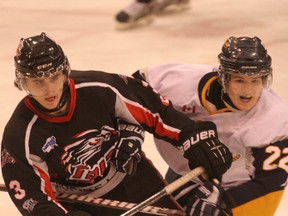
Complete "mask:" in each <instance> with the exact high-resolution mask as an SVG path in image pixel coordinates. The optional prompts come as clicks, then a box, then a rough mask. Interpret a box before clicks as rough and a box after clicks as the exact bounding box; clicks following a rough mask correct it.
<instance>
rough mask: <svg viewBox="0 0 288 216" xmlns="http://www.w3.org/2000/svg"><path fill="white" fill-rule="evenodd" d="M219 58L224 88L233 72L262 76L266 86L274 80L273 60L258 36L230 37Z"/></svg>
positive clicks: (220, 74) (220, 79)
mask: <svg viewBox="0 0 288 216" xmlns="http://www.w3.org/2000/svg"><path fill="white" fill-rule="evenodd" d="M218 60H219V62H220V66H219V69H218V75H219V82H220V83H221V85H222V86H223V88H224V89H225V85H226V84H227V82H228V81H229V78H230V75H231V74H239V75H244V76H259V77H262V80H263V86H264V87H268V86H269V85H270V84H271V82H272V67H271V61H272V60H271V57H270V55H268V53H267V50H266V49H265V47H264V45H263V44H262V42H261V40H260V39H259V38H258V37H253V38H250V37H238V38H237V37H234V36H231V37H229V38H228V39H227V40H226V41H225V43H224V44H223V46H222V52H221V53H220V54H219V55H218Z"/></svg>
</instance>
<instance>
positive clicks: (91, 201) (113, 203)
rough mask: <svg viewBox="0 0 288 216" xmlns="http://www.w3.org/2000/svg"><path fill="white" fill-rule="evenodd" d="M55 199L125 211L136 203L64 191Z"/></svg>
mask: <svg viewBox="0 0 288 216" xmlns="http://www.w3.org/2000/svg"><path fill="white" fill-rule="evenodd" d="M0 191H2V192H7V189H6V187H5V185H4V184H0ZM55 196H56V197H57V200H59V201H62V202H77V203H84V204H87V205H95V206H99V207H104V208H114V209H120V210H123V211H127V210H129V209H131V208H133V207H134V206H136V205H137V204H136V203H128V202H124V201H118V200H110V199H102V198H93V197H89V196H85V195H84V196H83V195H77V194H66V193H55ZM141 212H142V213H145V214H149V215H158V216H167V215H171V216H172V215H174V216H182V215H184V213H183V212H182V211H179V210H174V209H168V208H161V207H157V206H151V205H150V206H146V208H143V209H142V210H141Z"/></svg>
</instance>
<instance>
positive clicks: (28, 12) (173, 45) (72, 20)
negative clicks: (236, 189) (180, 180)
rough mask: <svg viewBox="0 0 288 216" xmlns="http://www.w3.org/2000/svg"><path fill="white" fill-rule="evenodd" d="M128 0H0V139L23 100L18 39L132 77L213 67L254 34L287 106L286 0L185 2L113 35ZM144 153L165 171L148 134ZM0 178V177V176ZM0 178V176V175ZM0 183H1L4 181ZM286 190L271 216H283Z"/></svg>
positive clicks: (6, 203)
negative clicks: (42, 40)
mask: <svg viewBox="0 0 288 216" xmlns="http://www.w3.org/2000/svg"><path fill="white" fill-rule="evenodd" d="M129 3H130V0H114V1H113V0H105V1H103V0H102V1H101V0H94V1H92V0H81V1H77V0H69V1H68V0H64V1H56V0H49V1H47V0H37V1H36V0H25V1H21V0H13V1H11V0H1V1H0V45H1V46H0V65H1V72H0V87H1V88H0V98H1V103H0V138H1V139H2V133H3V130H4V127H5V124H6V123H7V121H8V119H9V117H10V115H11V114H12V112H13V110H14V108H15V106H16V105H17V103H18V102H19V100H20V99H21V98H22V97H24V96H25V94H24V93H23V92H19V91H18V90H17V89H16V88H14V87H13V81H14V63H13V56H14V54H15V51H16V47H17V45H18V42H19V40H20V38H21V37H24V38H26V37H29V36H33V35H36V34H40V33H41V32H46V33H47V34H48V35H49V36H51V37H52V38H54V39H55V40H56V41H57V42H58V43H60V44H61V46H62V48H63V49H64V52H65V53H66V55H67V56H68V58H69V60H70V63H71V66H72V68H73V69H80V70H86V69H87V70H88V69H94V70H103V71H107V72H113V73H121V74H126V75H130V74H131V73H132V72H134V71H136V70H137V69H138V68H142V67H145V66H148V65H155V64H161V63H172V62H182V63H198V64H211V65H217V64H218V62H217V55H218V53H219V52H220V49H221V47H222V45H223V43H224V41H225V40H226V38H228V37H229V36H232V35H234V36H251V37H252V36H258V37H260V38H261V39H262V41H263V42H264V44H265V46H266V48H267V49H268V52H269V54H270V55H271V56H272V66H273V69H274V82H273V85H272V88H273V89H275V90H276V91H277V92H278V93H279V94H280V96H282V97H283V98H284V99H285V100H286V101H288V91H287V84H286V83H287V80H288V73H287V72H286V70H287V69H286V67H287V50H288V36H287V35H288V9H287V8H288V1H287V0H277V1H275V0H262V1H259V0H241V1H240V0H234V1H231V0H230V1H229V0H213V1H211V0H201V1H200V0H191V1H190V9H189V10H186V11H183V12H181V13H167V14H162V15H161V16H156V17H155V20H154V22H153V23H152V24H150V25H148V26H145V27H141V28H135V29H130V30H122V31H119V30H116V28H115V25H116V24H115V18H114V17H115V15H116V13H118V12H119V10H121V9H122V8H124V7H126V6H127V4H129ZM144 151H145V152H146V154H147V155H148V157H150V158H151V159H152V161H154V164H155V165H156V167H157V168H158V169H159V170H160V172H161V173H162V174H164V173H165V171H166V169H167V166H166V164H165V162H164V161H163V160H162V159H161V158H160V157H159V155H158V153H157V152H156V149H155V147H154V144H153V141H152V137H151V135H149V134H147V135H146V141H145V143H144ZM0 174H1V173H0ZM0 176H1V175H0ZM0 182H1V183H3V179H2V176H1V177H0ZM287 202H288V193H287V190H286V194H285V197H284V199H283V200H282V204H281V206H280V208H279V209H278V212H277V214H276V216H286V215H287V207H286V210H285V206H284V205H285V203H286V204H287ZM0 212H1V215H4V214H5V215H9V216H19V215H20V213H19V212H18V211H17V209H16V208H15V207H14V206H13V204H12V203H11V201H10V198H9V197H8V195H7V194H6V193H2V192H1V193H0Z"/></svg>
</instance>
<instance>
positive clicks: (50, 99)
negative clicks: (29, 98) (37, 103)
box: [45, 96, 56, 102]
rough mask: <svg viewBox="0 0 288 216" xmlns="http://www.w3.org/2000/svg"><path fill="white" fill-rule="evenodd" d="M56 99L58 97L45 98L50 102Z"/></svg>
mask: <svg viewBox="0 0 288 216" xmlns="http://www.w3.org/2000/svg"><path fill="white" fill-rule="evenodd" d="M55 99H56V96H51V97H47V98H45V100H46V101H48V102H53V101H54V100H55Z"/></svg>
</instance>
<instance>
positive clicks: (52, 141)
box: [42, 136, 57, 153]
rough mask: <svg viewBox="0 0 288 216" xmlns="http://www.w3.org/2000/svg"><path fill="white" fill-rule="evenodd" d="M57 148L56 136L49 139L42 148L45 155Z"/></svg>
mask: <svg viewBox="0 0 288 216" xmlns="http://www.w3.org/2000/svg"><path fill="white" fill-rule="evenodd" d="M55 146H57V143H56V138H55V137H54V136H51V137H49V138H47V140H46V143H45V144H44V146H43V147H42V151H43V152H45V153H49V152H50V151H51V150H53V149H54V147H55Z"/></svg>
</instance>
